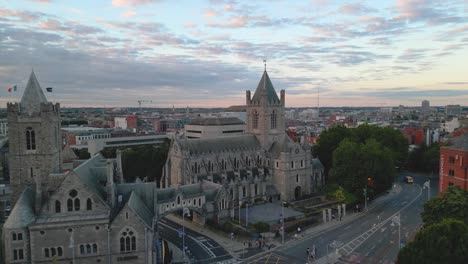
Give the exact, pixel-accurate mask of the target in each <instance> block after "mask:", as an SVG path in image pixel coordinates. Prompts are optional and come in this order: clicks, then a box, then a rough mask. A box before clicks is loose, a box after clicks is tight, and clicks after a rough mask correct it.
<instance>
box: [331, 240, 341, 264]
mask: <svg viewBox="0 0 468 264" xmlns="http://www.w3.org/2000/svg"><path fill="white" fill-rule="evenodd" d="M341 245H343V242H342V241H338V240H333V242H331V243H330V244H327V264H328V263H330V262H329V260H328V258H329V257H328V247H331V248H333V249H337V248H339V247H340V246H341ZM337 251H338V250H337Z"/></svg>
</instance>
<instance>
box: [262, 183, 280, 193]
mask: <svg viewBox="0 0 468 264" xmlns="http://www.w3.org/2000/svg"><path fill="white" fill-rule="evenodd" d="M265 194H266V195H267V196H272V195H278V194H280V192H279V191H278V189H276V186H275V185H273V184H268V185H267V186H266V188H265Z"/></svg>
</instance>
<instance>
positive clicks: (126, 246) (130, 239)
mask: <svg viewBox="0 0 468 264" xmlns="http://www.w3.org/2000/svg"><path fill="white" fill-rule="evenodd" d="M130 251H136V236H135V233H134V232H133V230H131V229H130V228H126V229H125V231H123V232H122V233H121V234H120V252H130Z"/></svg>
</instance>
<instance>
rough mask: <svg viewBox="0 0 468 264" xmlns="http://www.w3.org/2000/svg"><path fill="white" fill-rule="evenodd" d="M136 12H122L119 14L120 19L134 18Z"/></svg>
mask: <svg viewBox="0 0 468 264" xmlns="http://www.w3.org/2000/svg"><path fill="white" fill-rule="evenodd" d="M136 14H137V13H136V12H133V11H127V12H123V13H121V14H120V16H121V17H134V16H136Z"/></svg>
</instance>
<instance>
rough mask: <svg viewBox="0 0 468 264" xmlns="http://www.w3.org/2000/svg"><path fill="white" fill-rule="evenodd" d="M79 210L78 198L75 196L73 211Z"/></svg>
mask: <svg viewBox="0 0 468 264" xmlns="http://www.w3.org/2000/svg"><path fill="white" fill-rule="evenodd" d="M79 210H80V199H78V198H75V211H79Z"/></svg>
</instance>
